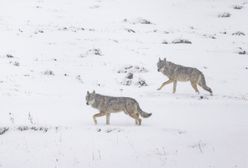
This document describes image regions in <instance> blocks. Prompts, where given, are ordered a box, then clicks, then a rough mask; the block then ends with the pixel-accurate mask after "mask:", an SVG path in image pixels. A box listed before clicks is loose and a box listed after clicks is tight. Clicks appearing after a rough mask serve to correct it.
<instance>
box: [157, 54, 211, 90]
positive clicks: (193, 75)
mask: <svg viewBox="0 0 248 168" xmlns="http://www.w3.org/2000/svg"><path fill="white" fill-rule="evenodd" d="M157 68H158V71H159V72H161V73H163V74H164V75H166V76H167V77H168V78H169V80H168V81H166V82H164V83H162V85H161V86H160V87H159V88H158V90H161V89H162V88H163V87H164V86H165V85H167V84H169V83H173V93H175V92H176V86H177V81H183V82H186V81H190V83H191V86H192V87H193V88H194V90H195V91H196V92H197V93H199V90H198V88H197V85H199V86H201V87H202V88H203V89H204V90H206V91H208V92H209V93H210V95H212V94H213V92H212V89H211V88H210V87H208V86H207V85H206V80H205V77H204V75H203V73H202V72H201V71H199V70H198V69H197V68H192V67H186V66H182V65H177V64H174V63H172V62H169V61H166V58H164V59H163V60H161V59H160V58H159V61H158V63H157Z"/></svg>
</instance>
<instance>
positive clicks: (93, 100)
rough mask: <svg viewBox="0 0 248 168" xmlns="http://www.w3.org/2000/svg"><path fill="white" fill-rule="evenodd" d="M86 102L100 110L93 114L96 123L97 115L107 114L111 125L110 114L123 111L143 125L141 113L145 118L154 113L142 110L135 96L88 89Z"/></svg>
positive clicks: (107, 121) (107, 120)
mask: <svg viewBox="0 0 248 168" xmlns="http://www.w3.org/2000/svg"><path fill="white" fill-rule="evenodd" d="M86 104H87V105H91V106H92V107H93V108H95V109H98V110H99V113H97V114H95V115H93V120H94V123H95V124H97V120H96V118H97V117H102V116H106V124H107V125H109V124H110V122H109V121H110V114H111V113H116V112H121V111H123V112H124V113H126V114H128V115H129V116H130V117H132V118H133V119H134V120H135V124H136V125H141V119H140V118H139V115H140V116H141V117H143V118H148V117H150V116H151V115H152V114H151V113H146V112H144V111H143V110H141V108H140V106H139V104H138V102H137V101H136V100H135V99H133V98H130V97H111V96H105V95H100V94H97V93H95V91H93V92H92V93H90V92H89V91H87V95H86Z"/></svg>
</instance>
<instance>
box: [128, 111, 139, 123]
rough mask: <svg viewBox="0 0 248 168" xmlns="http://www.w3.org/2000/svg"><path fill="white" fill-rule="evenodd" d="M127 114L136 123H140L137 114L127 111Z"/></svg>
mask: <svg viewBox="0 0 248 168" xmlns="http://www.w3.org/2000/svg"><path fill="white" fill-rule="evenodd" d="M129 115H130V117H132V118H133V119H134V120H135V124H136V125H141V121H142V120H141V119H140V118H139V114H135V113H129Z"/></svg>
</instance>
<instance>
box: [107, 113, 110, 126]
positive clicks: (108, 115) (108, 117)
mask: <svg viewBox="0 0 248 168" xmlns="http://www.w3.org/2000/svg"><path fill="white" fill-rule="evenodd" d="M109 121H110V113H107V114H106V124H107V125H109V124H110V122H109Z"/></svg>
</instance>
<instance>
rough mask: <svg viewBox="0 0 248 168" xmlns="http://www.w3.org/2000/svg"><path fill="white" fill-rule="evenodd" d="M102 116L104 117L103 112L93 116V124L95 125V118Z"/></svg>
mask: <svg viewBox="0 0 248 168" xmlns="http://www.w3.org/2000/svg"><path fill="white" fill-rule="evenodd" d="M104 115H106V114H105V113H104V112H102V111H101V112H100V113H97V114H95V115H93V120H94V123H95V124H97V120H96V117H102V116H104Z"/></svg>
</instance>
